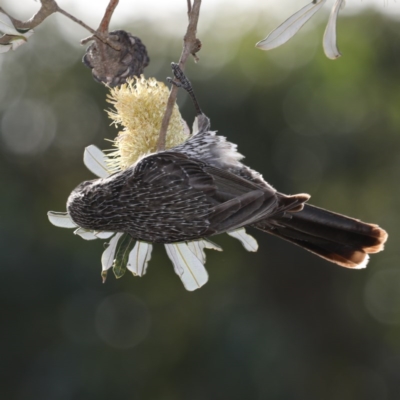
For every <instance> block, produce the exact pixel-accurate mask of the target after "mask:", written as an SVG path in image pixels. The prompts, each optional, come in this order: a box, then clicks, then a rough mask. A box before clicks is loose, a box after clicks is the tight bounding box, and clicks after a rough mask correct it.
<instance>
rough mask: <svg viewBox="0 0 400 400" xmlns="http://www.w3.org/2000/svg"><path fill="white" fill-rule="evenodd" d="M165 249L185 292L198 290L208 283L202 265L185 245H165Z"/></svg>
mask: <svg viewBox="0 0 400 400" xmlns="http://www.w3.org/2000/svg"><path fill="white" fill-rule="evenodd" d="M165 249H166V251H167V254H168V257H169V258H170V259H171V261H172V263H173V264H174V270H175V272H176V273H177V274H178V275H179V277H180V278H181V280H182V283H183V285H184V286H185V289H186V290H189V291H193V290H196V289H199V288H200V287H202V286H203V285H204V284H205V283H206V282H207V281H208V273H207V271H206V269H205V268H204V265H203V264H202V263H201V262H200V260H199V259H198V258H197V257H196V256H195V255H194V254H193V253H192V252H191V251H190V249H189V247H188V245H187V244H186V243H174V244H166V245H165Z"/></svg>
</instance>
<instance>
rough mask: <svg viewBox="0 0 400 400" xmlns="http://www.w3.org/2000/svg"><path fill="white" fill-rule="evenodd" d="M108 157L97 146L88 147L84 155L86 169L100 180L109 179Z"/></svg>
mask: <svg viewBox="0 0 400 400" xmlns="http://www.w3.org/2000/svg"><path fill="white" fill-rule="evenodd" d="M106 159H107V156H106V155H105V154H104V153H103V152H102V151H101V150H100V149H99V148H98V147H96V146H94V145H90V146H88V147H86V149H85V152H84V154H83V162H84V164H85V165H86V168H87V169H88V170H89V171H90V172H93V173H94V174H95V175H96V176H98V177H99V178H107V177H108V176H109V175H110V173H109V171H108V169H107V163H106Z"/></svg>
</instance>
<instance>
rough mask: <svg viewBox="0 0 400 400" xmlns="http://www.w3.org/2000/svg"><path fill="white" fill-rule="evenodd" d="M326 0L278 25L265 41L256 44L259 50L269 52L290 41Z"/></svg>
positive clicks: (320, 0)
mask: <svg viewBox="0 0 400 400" xmlns="http://www.w3.org/2000/svg"><path fill="white" fill-rule="evenodd" d="M325 2H326V0H317V1H316V2H314V1H313V2H312V3H311V4H308V5H306V6H305V7H303V8H302V9H300V10H299V11H297V12H296V13H294V14H293V15H292V16H291V17H290V18H288V19H287V20H286V21H285V22H284V23H283V24H281V25H279V26H278V27H277V28H276V29H275V30H273V31H272V32H271V33H270V34H269V35H268V36H267V37H266V38H265V39H263V40H261V41H260V42H258V43H257V44H256V47H258V48H259V49H261V50H271V49H274V48H275V47H278V46H280V45H282V44H284V43H286V42H287V41H288V40H289V39H291V38H292V37H293V36H294V35H295V34H296V33H297V32H298V31H299V30H300V29H301V27H302V26H303V25H304V24H305V23H306V22H307V21H308V20H309V19H310V18H311V17H312V16H313V15H314V14H315V13H316V12H317V11H318V10H319V9H320V8H321V7H322V6H323V5H324V3H325Z"/></svg>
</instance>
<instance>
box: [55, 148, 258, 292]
mask: <svg viewBox="0 0 400 400" xmlns="http://www.w3.org/2000/svg"><path fill="white" fill-rule="evenodd" d="M83 160H84V163H85V165H86V167H87V168H88V169H89V170H90V171H91V172H92V173H94V174H95V175H96V176H98V177H100V178H105V177H107V176H109V175H110V174H111V171H110V167H109V165H110V164H112V163H110V160H109V158H108V157H107V156H106V155H105V154H104V153H103V152H102V151H101V150H100V149H98V148H97V147H95V146H89V147H87V148H86V149H85V153H84V156H83ZM114 168H115V166H114ZM112 172H115V169H114V170H112ZM47 215H48V218H49V220H50V222H51V223H52V224H53V225H55V226H58V227H60V228H72V229H74V228H75V231H74V233H75V234H76V235H79V236H81V237H82V238H83V239H85V240H94V239H109V238H111V240H110V242H109V244H108V247H107V248H106V249H105V250H104V252H103V254H102V256H101V263H102V277H103V281H105V279H106V277H107V272H108V270H109V269H110V268H111V267H112V268H113V271H114V274H115V276H116V277H117V278H120V277H122V276H123V275H124V273H125V271H126V269H128V270H129V271H131V272H132V274H133V275H134V276H143V275H144V274H145V273H146V270H147V264H148V262H149V261H150V258H151V252H152V250H153V245H152V244H151V243H147V242H142V241H140V240H137V241H135V240H134V239H133V238H132V237H131V236H130V235H129V234H126V233H122V232H118V233H115V232H96V231H90V230H87V229H83V228H80V227H79V226H78V225H76V224H75V223H74V222H73V221H72V219H71V218H70V216H69V214H68V213H66V212H65V213H63V212H54V211H49V212H48V214H47ZM228 235H230V236H232V237H234V238H236V239H238V240H240V241H241V243H242V244H243V246H244V247H245V249H246V250H248V251H257V249H258V244H257V242H256V240H255V239H254V238H253V237H252V236H250V235H248V234H247V233H246V231H245V229H244V228H241V229H237V230H235V231H232V232H228ZM204 249H212V250H218V251H222V248H221V247H220V246H218V245H216V244H214V243H212V242H211V241H209V240H207V239H199V240H193V241H190V242H181V243H172V244H166V245H165V250H166V252H167V254H168V257H169V258H170V259H171V261H172V263H173V265H174V270H175V272H176V274H177V275H178V276H179V277H180V278H181V280H182V282H183V285H184V286H185V288H186V289H187V290H189V291H193V290H196V289H198V288H200V287H201V286H203V285H204V284H205V283H206V282H207V281H208V273H207V270H206V269H205V267H204V264H205V261H206V256H205V253H204Z"/></svg>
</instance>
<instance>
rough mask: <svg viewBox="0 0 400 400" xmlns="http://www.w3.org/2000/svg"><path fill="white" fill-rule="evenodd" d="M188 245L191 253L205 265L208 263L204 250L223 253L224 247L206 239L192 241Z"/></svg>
mask: <svg viewBox="0 0 400 400" xmlns="http://www.w3.org/2000/svg"><path fill="white" fill-rule="evenodd" d="M187 245H188V246H189V249H190V251H191V252H192V253H193V254H194V255H195V256H196V257H197V258H198V259H199V260H200V262H201V263H202V264H203V265H204V264H205V262H206V254H205V252H204V249H212V250H217V251H222V247H220V246H218V245H217V244H215V243H212V242H210V241H209V240H206V239H200V240H192V241H190V242H187Z"/></svg>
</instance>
